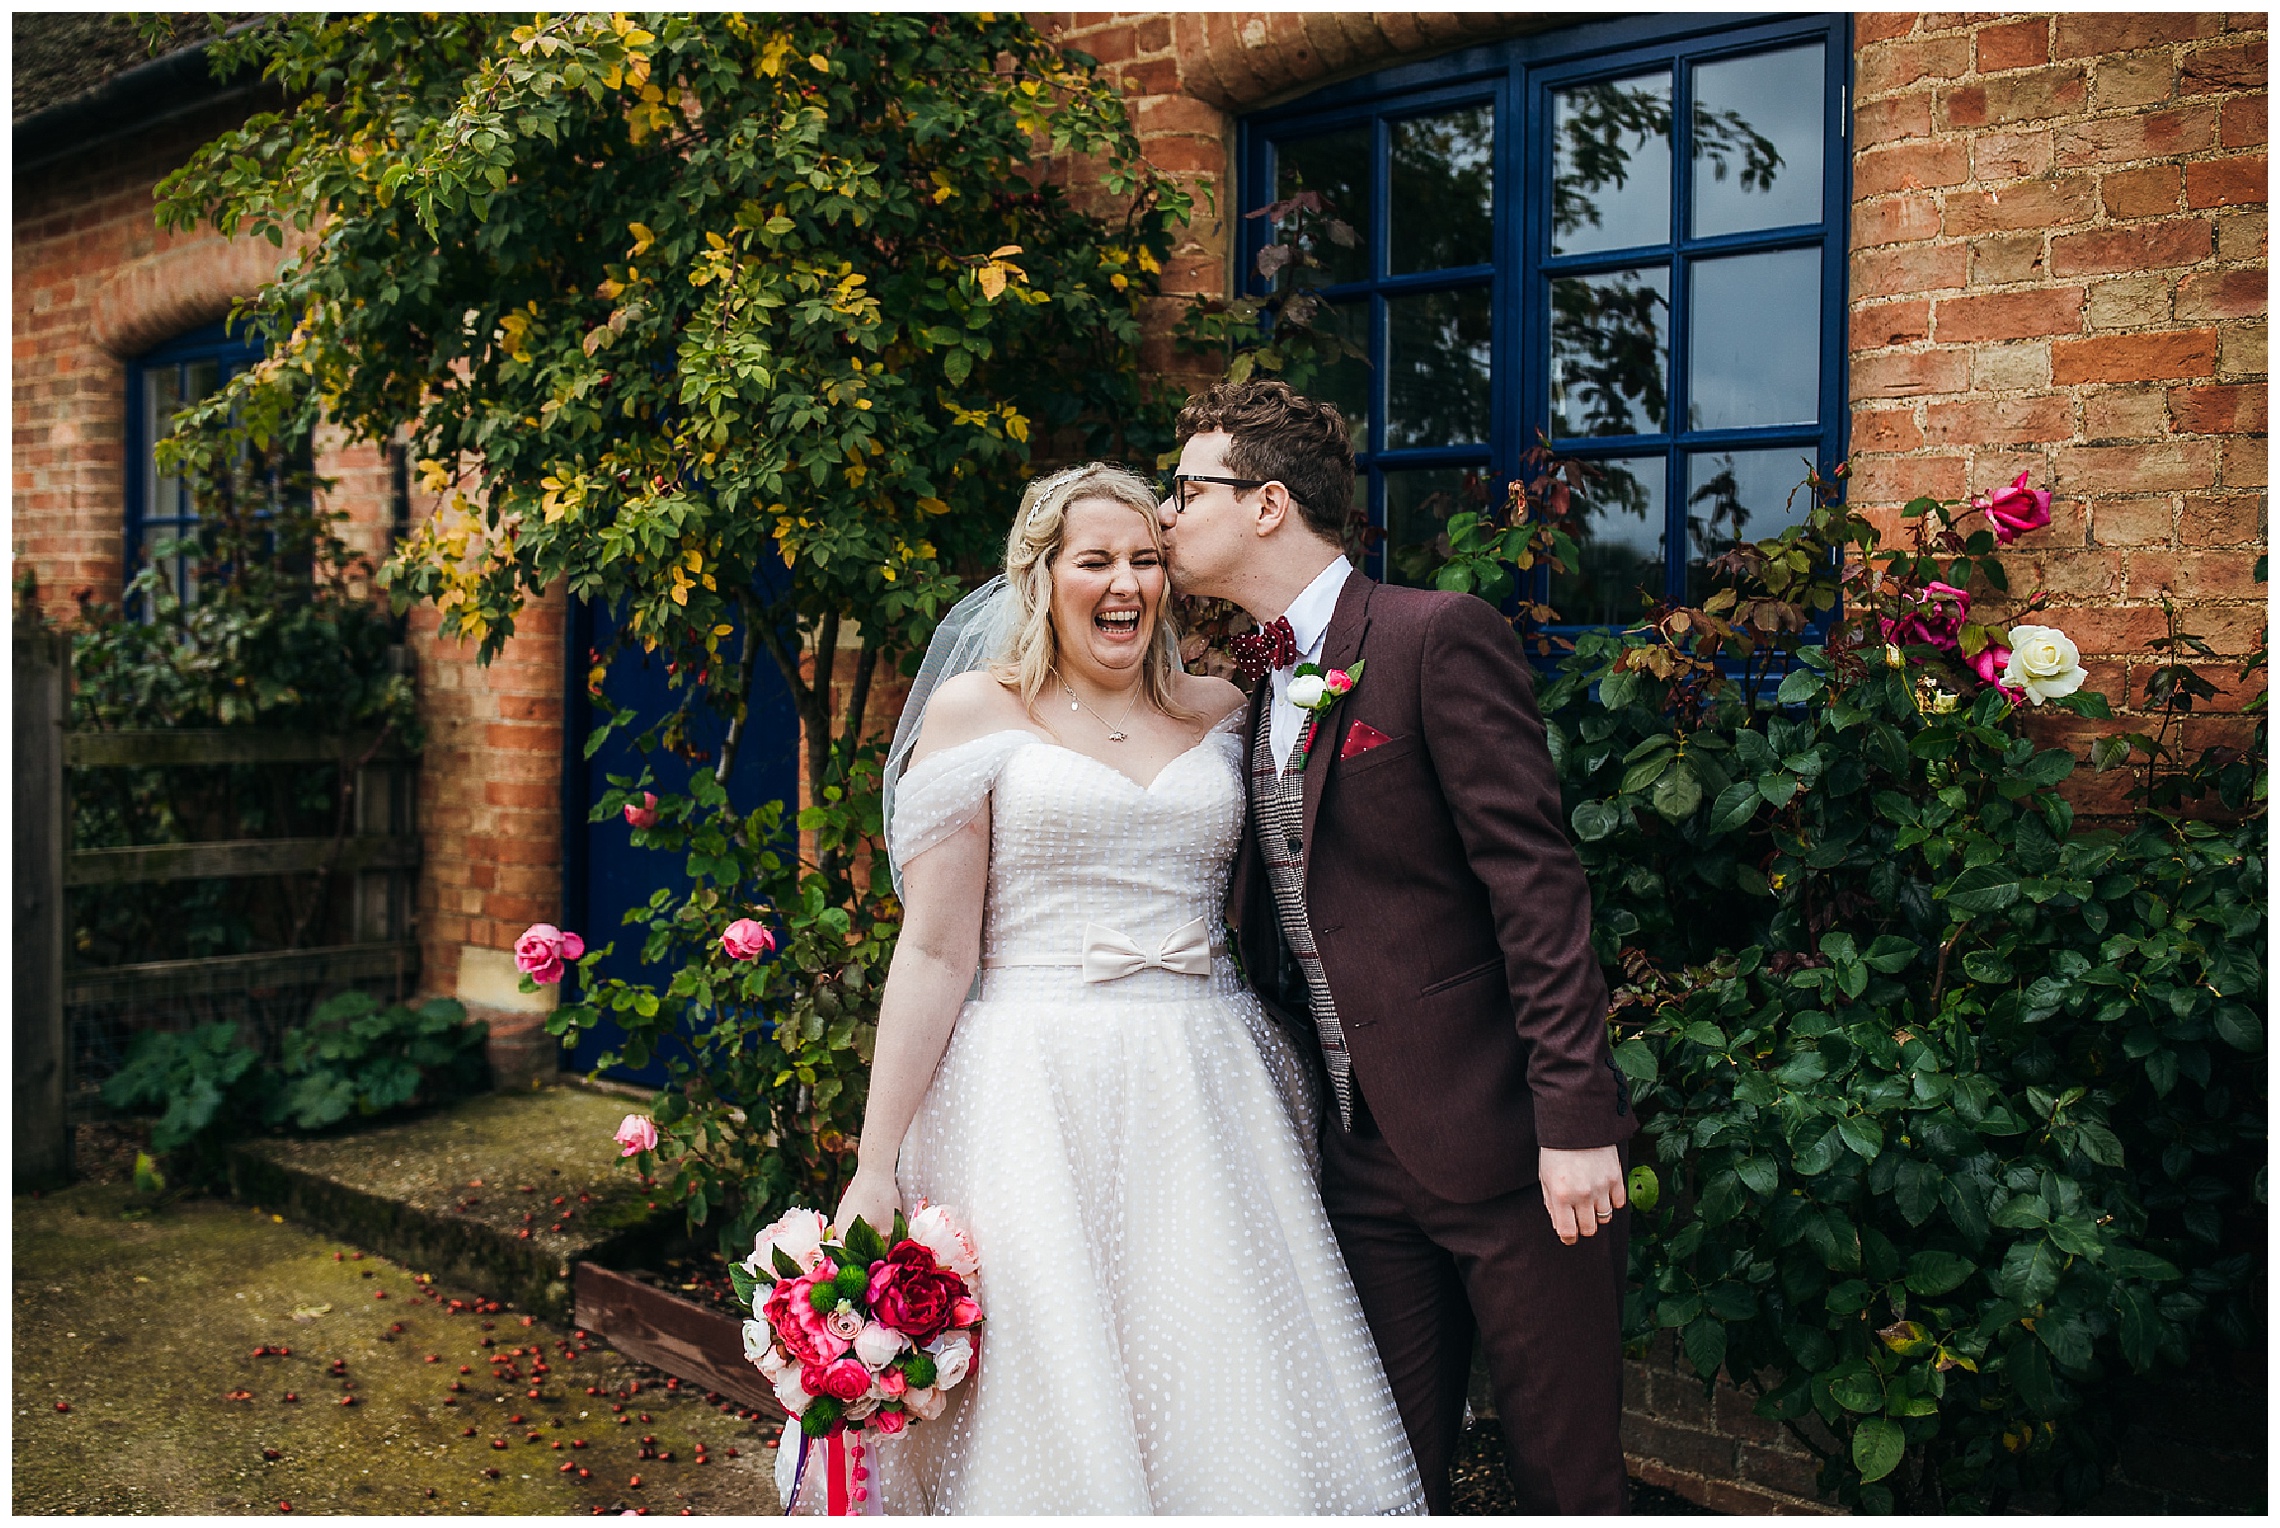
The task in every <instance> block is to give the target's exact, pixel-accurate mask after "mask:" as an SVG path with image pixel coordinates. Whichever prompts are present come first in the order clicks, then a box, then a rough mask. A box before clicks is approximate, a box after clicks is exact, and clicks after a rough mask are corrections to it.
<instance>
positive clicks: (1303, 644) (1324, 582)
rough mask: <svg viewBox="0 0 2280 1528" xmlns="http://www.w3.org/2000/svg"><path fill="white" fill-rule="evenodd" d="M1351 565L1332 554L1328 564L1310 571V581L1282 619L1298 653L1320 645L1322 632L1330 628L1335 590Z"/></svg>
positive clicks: (1343, 582)
mask: <svg viewBox="0 0 2280 1528" xmlns="http://www.w3.org/2000/svg"><path fill="white" fill-rule="evenodd" d="M1353 571H1354V570H1353V566H1352V565H1351V564H1349V563H1348V562H1347V561H1346V559H1345V558H1343V557H1334V558H1332V559H1331V560H1330V565H1329V566H1328V567H1326V568H1324V569H1323V570H1322V571H1321V572H1319V573H1317V574H1315V575H1314V582H1313V583H1310V584H1308V585H1307V586H1306V587H1305V588H1304V589H1303V590H1301V591H1300V592H1299V596H1298V598H1297V599H1294V600H1292V601H1291V602H1290V608H1289V609H1288V610H1286V611H1284V612H1283V619H1284V620H1286V621H1288V622H1290V632H1291V636H1292V637H1293V638H1295V639H1296V640H1297V643H1298V650H1299V652H1300V654H1301V655H1304V654H1306V653H1310V652H1312V651H1314V650H1315V649H1316V648H1317V647H1319V646H1321V645H1322V638H1323V635H1324V634H1325V633H1326V632H1328V631H1329V629H1330V618H1331V617H1332V616H1333V615H1336V614H1337V613H1338V594H1339V591H1341V590H1343V589H1344V588H1345V587H1346V579H1347V577H1348V576H1349V575H1350V574H1352V572H1353Z"/></svg>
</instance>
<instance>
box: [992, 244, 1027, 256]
mask: <svg viewBox="0 0 2280 1528" xmlns="http://www.w3.org/2000/svg"><path fill="white" fill-rule="evenodd" d="M1020 253H1021V246H1020V245H1018V244H1000V245H999V246H998V247H997V248H995V249H993V250H991V251H990V258H991V259H992V260H1003V259H1004V258H1005V257H1006V256H1008V255H1018V254H1020Z"/></svg>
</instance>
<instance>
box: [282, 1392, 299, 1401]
mask: <svg viewBox="0 0 2280 1528" xmlns="http://www.w3.org/2000/svg"><path fill="white" fill-rule="evenodd" d="M285 1399H287V1400H288V1401H297V1400H299V1399H300V1397H299V1396H297V1395H295V1394H294V1393H293V1392H292V1391H290V1390H288V1391H286V1392H285Z"/></svg>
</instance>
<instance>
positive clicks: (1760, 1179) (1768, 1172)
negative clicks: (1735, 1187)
mask: <svg viewBox="0 0 2280 1528" xmlns="http://www.w3.org/2000/svg"><path fill="white" fill-rule="evenodd" d="M1734 1173H1735V1175H1736V1176H1737V1177H1739V1178H1740V1179H1741V1180H1742V1182H1744V1183H1746V1184H1748V1185H1749V1187H1750V1189H1751V1191H1752V1192H1753V1193H1759V1194H1765V1195H1769V1196H1770V1195H1771V1194H1772V1193H1773V1191H1774V1190H1775V1189H1777V1188H1779V1187H1780V1186H1781V1169H1780V1168H1778V1167H1776V1166H1775V1165H1774V1163H1773V1160H1772V1159H1771V1158H1770V1157H1744V1158H1742V1159H1741V1160H1740V1161H1739V1162H1736V1163H1735V1164H1734Z"/></svg>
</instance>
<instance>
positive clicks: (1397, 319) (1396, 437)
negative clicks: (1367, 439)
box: [1385, 287, 1489, 447]
mask: <svg viewBox="0 0 2280 1528" xmlns="http://www.w3.org/2000/svg"><path fill="white" fill-rule="evenodd" d="M1385 316H1386V410H1385V418H1386V424H1385V443H1386V445H1387V446H1389V447H1401V446H1456V445H1468V444H1470V443H1472V442H1474V441H1480V440H1486V439H1488V377H1489V343H1488V341H1489V332H1488V329H1489V325H1488V288H1486V287H1473V288H1470V289H1468V290H1465V291H1462V292H1426V293H1423V294H1421V295H1418V296H1415V297H1390V298H1387V299H1386V304H1385Z"/></svg>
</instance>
